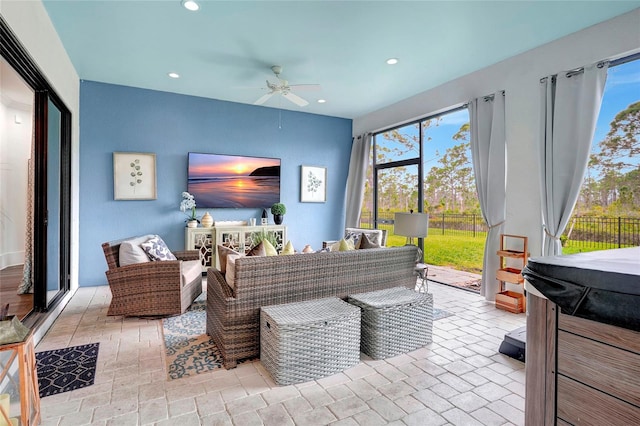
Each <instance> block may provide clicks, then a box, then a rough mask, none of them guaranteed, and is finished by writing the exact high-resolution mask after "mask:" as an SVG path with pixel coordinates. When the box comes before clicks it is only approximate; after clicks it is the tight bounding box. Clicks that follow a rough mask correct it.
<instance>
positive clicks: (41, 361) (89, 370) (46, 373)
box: [36, 343, 100, 398]
mask: <svg viewBox="0 0 640 426" xmlns="http://www.w3.org/2000/svg"><path fill="white" fill-rule="evenodd" d="M99 346H100V343H91V344H88V345H82V346H71V347H69V348H64V349H56V350H53V351H46V352H38V353H36V369H37V370H38V387H39V388H40V398H44V397H45V396H51V395H56V394H59V393H62V392H67V391H71V390H76V389H80V388H84V387H86V386H91V385H92V384H93V381H94V379H95V375H96V362H97V361H98V348H99Z"/></svg>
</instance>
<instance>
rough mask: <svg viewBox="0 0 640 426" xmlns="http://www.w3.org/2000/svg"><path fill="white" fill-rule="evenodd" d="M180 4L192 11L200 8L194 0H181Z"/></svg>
mask: <svg viewBox="0 0 640 426" xmlns="http://www.w3.org/2000/svg"><path fill="white" fill-rule="evenodd" d="M182 6H183V7H184V8H185V9H187V10H190V11H192V12H195V11H196V10H198V9H200V5H199V4H198V3H196V2H195V1H194V0H182Z"/></svg>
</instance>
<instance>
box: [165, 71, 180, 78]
mask: <svg viewBox="0 0 640 426" xmlns="http://www.w3.org/2000/svg"><path fill="white" fill-rule="evenodd" d="M167 75H168V76H169V77H171V78H180V74H178V73H177V72H170V73H169V74H167Z"/></svg>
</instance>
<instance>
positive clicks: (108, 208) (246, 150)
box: [79, 81, 352, 286]
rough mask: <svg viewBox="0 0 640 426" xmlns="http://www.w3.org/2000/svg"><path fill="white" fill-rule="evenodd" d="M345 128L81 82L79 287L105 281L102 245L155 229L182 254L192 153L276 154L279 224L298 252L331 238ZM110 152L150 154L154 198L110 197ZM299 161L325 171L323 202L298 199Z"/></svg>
mask: <svg viewBox="0 0 640 426" xmlns="http://www.w3.org/2000/svg"><path fill="white" fill-rule="evenodd" d="M280 114H281V117H280ZM279 122H281V128H279ZM351 125H352V123H351V120H347V119H342V118H336V117H328V116H322V115H315V114H307V113H300V112H293V111H288V110H282V111H280V110H278V109H276V108H266V107H260V106H253V105H245V104H239V103H232V102H224V101H218V100H213V99H206V98H199V97H194V96H186V95H179V94H174V93H166V92H158V91H153V90H146V89H139V88H132V87H125V86H118V85H112V84H105V83H98V82H92V81H81V85H80V200H79V202H80V218H79V222H80V259H79V260H80V272H79V283H80V286H93V285H106V283H107V281H106V277H105V274H104V272H105V271H106V269H107V264H106V262H105V259H104V255H103V253H102V248H101V244H102V243H103V242H106V241H112V240H116V239H121V238H126V237H130V236H136V235H143V234H150V233H154V234H159V235H160V236H162V238H163V239H164V240H165V241H166V242H167V244H168V245H169V247H170V248H171V249H173V250H182V249H183V248H184V226H185V223H184V219H185V215H184V213H182V212H181V211H180V209H179V204H180V201H181V199H182V198H181V194H182V191H186V189H187V154H188V152H190V151H194V152H209V153H218V154H231V155H252V156H258V157H277V158H281V159H282V166H281V168H282V170H281V184H280V189H281V202H282V203H284V204H285V205H286V206H287V214H286V215H285V217H284V222H283V224H284V225H286V226H287V232H288V238H289V239H290V240H291V242H292V243H293V245H294V247H295V248H296V250H301V249H302V248H303V247H304V245H305V244H311V245H312V246H313V247H314V248H316V249H317V248H320V247H321V244H322V241H323V240H327V239H336V238H337V237H338V236H339V235H341V233H342V231H343V228H344V214H345V211H344V200H345V187H346V180H347V172H348V168H349V157H350V155H351ZM113 152H148V153H155V154H156V169H157V194H158V197H157V199H156V200H142V201H141V200H134V201H115V200H114V199H113ZM301 165H314V166H324V167H327V172H328V173H327V175H328V177H327V202H326V203H301V202H300V166H301ZM196 202H197V200H196ZM205 211H209V213H210V214H211V215H212V216H213V218H214V220H248V219H249V218H250V217H256V218H259V217H260V215H261V213H262V210H261V209H198V216H202V215H203V214H204V213H205ZM269 220H270V222H272V221H273V218H272V217H271V214H269ZM258 222H259V219H258Z"/></svg>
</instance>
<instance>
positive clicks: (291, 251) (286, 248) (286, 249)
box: [280, 241, 296, 255]
mask: <svg viewBox="0 0 640 426" xmlns="http://www.w3.org/2000/svg"><path fill="white" fill-rule="evenodd" d="M295 252H296V251H295V250H294V249H293V244H291V241H287V244H286V245H285V246H284V248H283V249H282V251H281V252H280V254H281V255H282V254H295Z"/></svg>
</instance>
